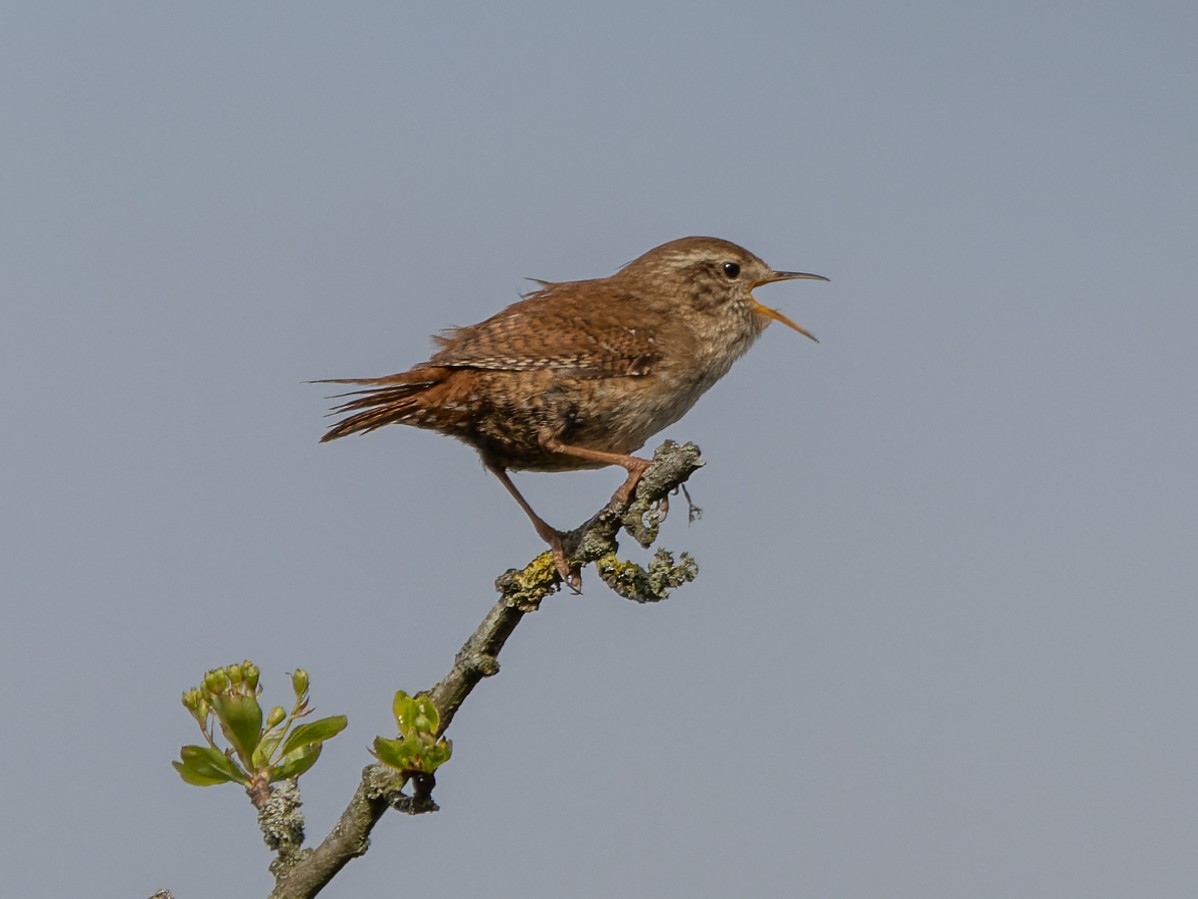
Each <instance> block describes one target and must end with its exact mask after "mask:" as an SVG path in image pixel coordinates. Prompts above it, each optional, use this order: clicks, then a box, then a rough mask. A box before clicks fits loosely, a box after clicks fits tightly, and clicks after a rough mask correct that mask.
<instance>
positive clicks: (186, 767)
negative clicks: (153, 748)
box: [171, 746, 249, 787]
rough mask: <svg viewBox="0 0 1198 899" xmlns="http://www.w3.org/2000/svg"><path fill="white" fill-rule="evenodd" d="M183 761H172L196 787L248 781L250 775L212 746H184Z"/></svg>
mask: <svg viewBox="0 0 1198 899" xmlns="http://www.w3.org/2000/svg"><path fill="white" fill-rule="evenodd" d="M179 757H180V758H181V759H182V761H181V762H171V764H172V765H173V766H174V768H175V770H176V771H178V772H179V776H180V777H182V778H183V780H184V781H185V782H187V783H189V784H191V785H193V786H196V787H210V786H212V785H213V784H221V783H242V784H244V783H248V782H249V777H247V776H246V773H245V772H244V771H242V770H241V768H240V767H239V766H238V764H237V763H236V762H234V761H233V760H232V759H231V758H229V757H228V756H227V755H225V754H224V753H223V752H219V751H217V750H215V749H213V748H212V747H211V746H184V747H183V748H182V749H180V750H179Z"/></svg>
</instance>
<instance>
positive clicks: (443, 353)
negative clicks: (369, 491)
mask: <svg viewBox="0 0 1198 899" xmlns="http://www.w3.org/2000/svg"><path fill="white" fill-rule="evenodd" d="M792 278H814V279H819V280H827V279H826V278H823V277H822V276H820V275H810V274H806V273H804V272H778V271H774V270H773V269H771V268H770V267H769V266H767V265H766V264H765V263H764V262H762V261H761V260H760V259H758V258H757V257H756V256H754V255H753V254H752V253H750V252H748V251H747V250H745V249H743V248H741V247H738V246H737V245H736V244H733V243H729V242H728V241H724V240H719V239H717V238H712V237H686V238H682V239H681V240H675V241H672V242H670V243H667V244H664V245H662V246H660V247H657V248H656V249H653V250H650V251H649V252H648V253H645V254H644V255H643V256H641V257H639V258H638V259H635V260H633V261H632V262H630V263H628V265H626V266H624V267H623V268H622V269H620V270H619V271H618V272H616V273H615V274H614V275H611V276H610V277H607V278H597V279H594V280H590V281H567V282H558V283H550V282H538V283H540V284H541V288H540V289H539V290H536V291H534V292H533V293H531V294H528V295H527V296H525V297H524V298H523V299H522V300H520V301H519V302H517V303H514V304H512V305H511V306H509V307H507V308H506V309H504V310H503V311H502V312H500V313H498V314H497V315H494V316H492V317H491V318H489V319H487V320H486V321H483V322H480V323H479V324H477V325H471V326H469V327H465V328H456V329H453V330H452V331H450V332H448V333H447V334H445V335H444V336H442V337H438V338H436V341H437V343H438V344H439V347H440V348H439V349H438V351H437V352H436V353H434V354H433V356H432V357H431V358H430V359H429V360H428V361H427V362H424V363H422V364H420V365H417V366H416V367H415V368H412V369H411V370H409V371H406V372H401V373H400V374H394V375H388V376H386V377H382V378H345V379H336V380H331V381H327V382H322V383H334V384H355V385H359V386H362V387H363V388H364V389H363V390H359V391H355V392H353V393H350V394H345V396H348V397H352V398H351V399H348V400H347V401H346V402H344V403H342V404H341V405H340V406H338V407H337V409H336V410H335V411H337V412H352V413H353V414H352V415H350V416H349V417H348V418H345V419H343V420H342V421H340V422H338V423H337V424H335V425H333V427H331V428H330V429H329V431H328V433H326V434H325V435H324V437H323V438H322V440H325V441H327V440H334V439H336V438H338V437H343V436H345V435H346V434H352V433H356V432H367V431H372V430H374V429H375V428H380V427H382V426H383V425H388V424H407V425H412V426H414V427H419V428H427V429H430V430H434V431H439V432H441V433H442V434H447V435H449V436H451V437H456V438H458V439H459V440H461V441H463V442H465V443H468V444H470V445H471V446H473V447H474V448H475V449H477V450H478V452H479V454H480V455H481V456H482V460H483V463H484V464H485V465H486V466H487V467H488V468H489V469H490V470H491V471H493V472H494V473H495V475H496V476H497V477H498V478H499V479H500V481H501V482H502V483H503V484H504V486H505V487H506V488H507V489H508V490H509V491H510V492H511V494H512V496H513V497H515V499H516V501H517V502H518V503H519V504H520V506H521V507H522V508H523V509H524V510H525V512H526V513H527V514H528V516H529V518H530V519H531V520H532V522H533V525H534V527H535V528H536V530H537V533H538V534H540V535H541V537H542V538H543V539H544V540H545V541H546V542H547V543H549V545H550V548H551V549H552V551H553V555H554V560H555V562H556V564H557V568H558V571H559V573H560V574H561V576H562V577H563V578H564V579H567V580H569V581H571V582H572V583H573V582H575V579H576V575H575V574H573V573H572V572H570V571H569V566H568V564H567V561H566V558H565V553H564V551H563V550H562V545H561V535H560V533H559V532H557V531H556V530H554V529H553V528H551V527H550V526H549V525H547V524H546V523H545V522H544V521H543V520H542V519H541V518H540V517H539V516H537V514H536V513H535V512H533V510H532V509H531V507H529V505H528V503H527V502H526V501H525V500H524V498H523V497H522V496H521V495H520V493H519V492H518V491H517V490H516V488H515V485H513V484H512V482H511V479H510V478H509V477H508V476H507V471H508V470H509V469H514V470H532V471H566V470H574V469H581V468H599V467H602V466H605V465H620V466H622V467H623V468H625V469H626V470H627V471H628V478H627V479H626V480H625V482H624V484H623V485H622V486H621V487H620V489H619V490H617V491H616V494H615V496H614V497H613V501H614V502H617V503H622V502H626V501H627V500H628V498H629V497H630V496H631V494H632V490H633V489H634V488H635V487H636V483H637V480H638V479H639V478H640V475H641V473H642V472H643V471H644V470H645V468H647V467H648V464H649V463H648V462H647V461H646V460H644V459H640V458H637V457H635V456H633V455H631V453H632V452H634V451H635V450H637V449H639V448H640V447H641V446H643V445H644V443H645V441H646V440H648V439H649V438H650V437H652V436H653V435H654V434H656V433H657V432H658V431H660V430H662V429H663V428H665V427H667V426H668V425H670V424H673V423H674V422H675V421H677V420H678V419H679V418H681V417H682V416H683V415H684V414H685V413H686V412H687V411H688V410H689V409H690V407H691V406H692V405H694V403H695V401H696V400H697V399H698V398H699V396H700V395H702V394H703V392H704V391H706V390H707V389H708V388H709V387H711V385H712V384H714V383H715V382H716V381H718V380H719V379H720V378H721V377H723V376H724V374H726V373H727V371H728V369H729V368H730V367H731V365H732V363H733V362H734V361H736V359H738V358H739V357H740V356H741V355H743V354H744V352H745V351H746V350H747V349H748V348H749V346H750V345H752V343H753V341H754V340H756V339H757V337H758V336H759V335H760V334H761V332H762V331H763V330H764V329H765V327H766V325H768V324H769V321H770V319H774V320H777V321H781V322H783V323H785V324H786V325H788V326H790V327H792V328H794V329H795V330H797V331H799V332H800V333H803V334H806V335H807V336H808V337H811V336H812V335H811V334H810V333H808V332H807V331H805V330H804V329H802V328H800V327H799V326H798V325H796V324H795V323H794V322H792V321H790V320H789V319H788V318H786V317H785V316H783V315H782V314H781V313H778V312H776V311H774V310H772V309H768V308H767V307H765V306H762V305H761V304H759V303H758V302H757V301H756V300H755V299H754V298H753V296H752V293H751V290H752V288H754V287H756V286H759V285H762V284H768V283H770V282H772V281H782V280H788V279H792ZM812 339H814V338H812Z"/></svg>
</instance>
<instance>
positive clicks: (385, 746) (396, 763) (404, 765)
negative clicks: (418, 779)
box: [374, 737, 420, 771]
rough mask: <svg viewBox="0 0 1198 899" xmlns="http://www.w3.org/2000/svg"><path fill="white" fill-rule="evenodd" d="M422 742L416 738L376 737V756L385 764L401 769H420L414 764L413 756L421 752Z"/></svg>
mask: <svg viewBox="0 0 1198 899" xmlns="http://www.w3.org/2000/svg"><path fill="white" fill-rule="evenodd" d="M419 750H420V744H419V743H418V742H417V741H415V740H403V741H400V740H388V739H387V738H386V737H375V738H374V757H375V758H377V759H378V760H379V761H380V762H382V763H383V764H384V765H387V766H388V767H391V768H397V769H398V770H400V771H413V770H419V768H418V767H417V766H415V765H414V764H413V756H414V754H415V753H417V752H419Z"/></svg>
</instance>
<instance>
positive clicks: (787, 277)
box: [749, 272, 828, 343]
mask: <svg viewBox="0 0 1198 899" xmlns="http://www.w3.org/2000/svg"><path fill="white" fill-rule="evenodd" d="M799 278H807V279H808V280H811V281H827V280H828V279H827V278H825V277H824V276H823V275H812V274H809V273H807V272H771V273H770V275H769V277H767V278H762V279H761V280H760V281H758V282H757V283H756V284H754V285H753V286H754V287H760V286H761V285H762V284H773V283H774V282H775V281H794V280H797V279H799ZM749 299H751V300H752V301H753V311H754V312H756V313H757V314H758V315H762V316H765V317H766V318H772V319H773V320H774V321H777V322H782V324H784V325H786V326H787V327H788V328H794V329H795V330H796V331H798V332H799V333H800V334H802V335H803V336H804V337H810V338H811V339H812V340H814V341H815V342H816V343H819V338H818V337H816V336H815V335H814V334H812V333H811V332H810V331H808V330H807V329H806V328H804V327H801V326H799V325H796V324H795V323H794V322H792V321H791V320H790V319H789V318H787V317H786V316H785V315H783V314H782V313H781V312H779V311H778V310H777V309H771V308H770V307H769V306H762V305H761V304H760V303H759V302H757V298H756V297H755V296H753V295H752V294H749Z"/></svg>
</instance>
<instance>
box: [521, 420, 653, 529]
mask: <svg viewBox="0 0 1198 899" xmlns="http://www.w3.org/2000/svg"><path fill="white" fill-rule="evenodd" d="M540 441H541V446H543V447H544V448H545V449H547V450H549V451H550V452H551V453H561V454H562V455H563V456H573V457H574V458H576V459H586V460H587V461H588V462H600V463H602V464H603V465H619V466H620V467H621V468H623V469H624V470H625V471H627V472H628V478H627V479H626V480H625V481H624V483H623V484H621V485H620V487H619V489H618V490H616V492H615V493H613V494H612V498H611V502H612V505H613V506H626V505H628V501H629V500H630V499H632V491H633V490H635V489H636V485H637V484H638V483H639V482H640V480H641V475H643V474H644V473H645V471H646V469H648V468H649V466H650V465H652V464H653V463H652V462H650V461H649V460H648V459H641V458H639V457H637V456H626V455H624V454H622V453H606V452H604V451H603V450H594V449H587V448H586V447H585V446H571V445H570V444H568V443H562V442H561V441H560V440H558V439H557V438H556V437H551V436H548V435H545V434H542V435H541V437H540ZM663 517H664V516H663Z"/></svg>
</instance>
